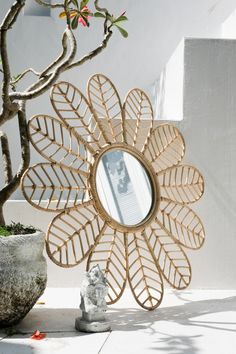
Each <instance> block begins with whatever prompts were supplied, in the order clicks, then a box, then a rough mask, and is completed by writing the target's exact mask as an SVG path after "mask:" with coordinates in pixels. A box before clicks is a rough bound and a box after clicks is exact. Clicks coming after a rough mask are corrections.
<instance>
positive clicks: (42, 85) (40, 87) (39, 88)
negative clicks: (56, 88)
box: [9, 28, 77, 100]
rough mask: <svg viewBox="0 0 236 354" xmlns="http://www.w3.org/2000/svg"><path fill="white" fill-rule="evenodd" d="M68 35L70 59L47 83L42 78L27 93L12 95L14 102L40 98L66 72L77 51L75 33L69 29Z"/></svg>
mask: <svg viewBox="0 0 236 354" xmlns="http://www.w3.org/2000/svg"><path fill="white" fill-rule="evenodd" d="M66 34H67V38H68V41H69V43H70V47H71V49H70V53H69V55H68V58H67V59H66V60H64V61H63V62H62V63H61V64H60V65H58V67H57V68H56V69H55V71H54V72H52V73H51V74H50V75H49V77H48V78H47V80H46V82H45V78H41V79H40V80H39V81H38V82H36V83H35V84H33V85H32V86H31V87H30V88H29V89H28V90H27V91H26V92H14V93H11V94H10V95H9V96H10V98H11V99H12V100H30V99H32V98H35V97H38V96H39V95H41V94H43V93H44V92H45V91H46V90H48V89H49V88H50V87H51V85H53V84H54V83H55V82H56V80H57V79H58V77H59V75H60V74H61V73H62V72H63V71H65V70H66V68H67V67H68V66H69V64H70V63H71V62H72V60H73V59H74V57H75V55H76V50H77V43H76V40H75V37H74V35H73V32H72V31H71V30H70V29H69V28H67V29H66ZM35 87H36V88H35ZM33 88H35V89H33Z"/></svg>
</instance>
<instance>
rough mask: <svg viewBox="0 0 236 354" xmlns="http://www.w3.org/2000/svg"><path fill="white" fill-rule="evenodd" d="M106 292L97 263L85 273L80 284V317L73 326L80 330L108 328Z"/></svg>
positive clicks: (105, 284)
mask: <svg viewBox="0 0 236 354" xmlns="http://www.w3.org/2000/svg"><path fill="white" fill-rule="evenodd" d="M107 293H108V286H107V281H106V278H105V276H104V274H103V273H102V271H101V269H100V267H99V265H95V266H93V267H92V268H91V269H90V271H89V272H87V273H86V274H85V279H84V280H83V282H82V285H81V291H80V295H81V303H80V309H81V310H82V318H77V319H76V321H75V327H76V329H77V330H79V331H82V332H104V331H109V330H110V324H109V323H108V322H107V321H106V319H105V312H106V310H107V304H106V300H105V297H106V295H107Z"/></svg>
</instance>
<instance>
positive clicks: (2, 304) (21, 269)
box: [0, 231, 47, 327]
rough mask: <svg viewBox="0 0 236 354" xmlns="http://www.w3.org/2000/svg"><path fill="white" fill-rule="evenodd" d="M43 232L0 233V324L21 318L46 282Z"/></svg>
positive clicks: (38, 295) (7, 324)
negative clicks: (5, 235)
mask: <svg viewBox="0 0 236 354" xmlns="http://www.w3.org/2000/svg"><path fill="white" fill-rule="evenodd" d="M43 248H44V233H43V232H39V231H37V232H36V233H34V234H28V235H12V236H7V237H0V327H9V326H11V325H13V324H16V323H18V322H19V321H20V320H22V319H23V318H24V317H25V315H26V314H27V313H28V312H29V311H30V310H31V308H32V307H33V306H34V304H35V303H36V301H37V299H38V298H39V297H40V296H41V295H42V293H43V292H44V290H45V287H46V283H47V265H46V260H45V258H44V256H43Z"/></svg>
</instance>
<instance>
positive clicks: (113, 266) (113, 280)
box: [87, 228, 127, 304]
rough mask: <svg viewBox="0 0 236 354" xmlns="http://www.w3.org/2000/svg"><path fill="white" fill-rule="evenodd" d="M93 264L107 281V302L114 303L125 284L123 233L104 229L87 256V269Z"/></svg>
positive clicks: (125, 266)
mask: <svg viewBox="0 0 236 354" xmlns="http://www.w3.org/2000/svg"><path fill="white" fill-rule="evenodd" d="M95 264H99V265H100V268H101V270H102V271H103V272H104V273H105V276H106V279H107V282H108V286H109V291H108V297H107V303H108V304H114V303H115V302H116V301H117V300H119V298H120V297H121V295H122V294H123V292H124V289H125V284H126V268H127V265H126V256H125V244H124V235H123V233H121V232H118V231H114V230H113V229H111V228H107V229H106V230H105V231H104V233H103V234H102V235H101V237H100V238H99V239H97V242H96V246H95V248H94V250H93V252H92V253H91V254H90V256H89V259H88V263H87V270H89V269H90V268H91V267H92V266H93V265H95Z"/></svg>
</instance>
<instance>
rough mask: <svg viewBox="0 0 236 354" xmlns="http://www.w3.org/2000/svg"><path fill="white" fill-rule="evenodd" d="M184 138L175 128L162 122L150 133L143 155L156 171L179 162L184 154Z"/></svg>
mask: <svg viewBox="0 0 236 354" xmlns="http://www.w3.org/2000/svg"><path fill="white" fill-rule="evenodd" d="M184 151H185V145H184V139H183V137H182V135H181V134H180V132H179V131H178V129H177V128H175V127H174V126H173V125H170V124H163V125H160V126H159V127H157V128H156V129H155V130H153V132H152V133H151V136H150V139H149V140H148V143H147V146H146V148H145V150H144V155H145V156H146V158H147V159H148V160H149V161H151V163H152V165H153V167H154V169H155V171H156V172H157V173H158V172H160V171H162V170H165V169H167V168H168V167H172V166H174V165H177V164H178V163H180V161H181V160H182V158H183V156H184Z"/></svg>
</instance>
